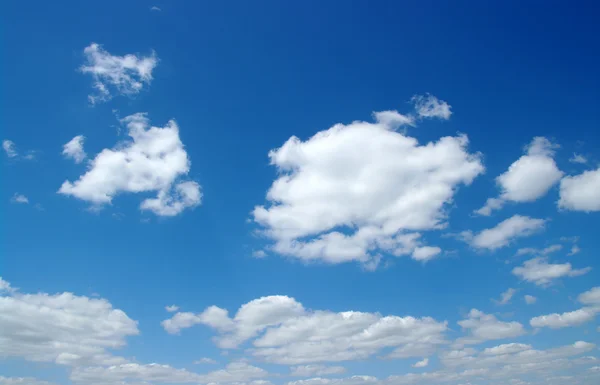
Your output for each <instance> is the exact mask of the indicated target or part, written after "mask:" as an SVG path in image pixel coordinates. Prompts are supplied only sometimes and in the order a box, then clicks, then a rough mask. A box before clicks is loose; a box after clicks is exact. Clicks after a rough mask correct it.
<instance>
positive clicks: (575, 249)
mask: <svg viewBox="0 0 600 385" xmlns="http://www.w3.org/2000/svg"><path fill="white" fill-rule="evenodd" d="M580 251H581V249H580V248H579V246H577V245H573V246H571V251H569V254H567V255H568V256H571V255H575V254H579V252H580Z"/></svg>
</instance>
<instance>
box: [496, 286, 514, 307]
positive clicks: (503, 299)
mask: <svg viewBox="0 0 600 385" xmlns="http://www.w3.org/2000/svg"><path fill="white" fill-rule="evenodd" d="M516 292H517V290H515V289H513V288H508V289H507V290H506V291H505V292H504V293H502V294H500V300H499V301H496V300H494V302H496V303H497V304H498V305H507V304H509V303H510V300H511V299H512V297H513V296H514V295H515V293H516Z"/></svg>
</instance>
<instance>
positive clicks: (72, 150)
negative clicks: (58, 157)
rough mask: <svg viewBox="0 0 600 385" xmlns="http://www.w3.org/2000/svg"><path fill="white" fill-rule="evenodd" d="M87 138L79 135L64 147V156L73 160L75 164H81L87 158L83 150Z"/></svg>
mask: <svg viewBox="0 0 600 385" xmlns="http://www.w3.org/2000/svg"><path fill="white" fill-rule="evenodd" d="M84 141H85V137H84V136H83V135H77V136H76V137H74V138H73V139H71V140H70V141H69V142H68V143H67V144H65V145H64V146H63V152H62V153H63V155H64V156H65V157H66V158H71V159H73V160H74V161H75V163H81V162H83V160H84V159H85V157H86V156H87V155H86V153H85V151H84V150H83V142H84Z"/></svg>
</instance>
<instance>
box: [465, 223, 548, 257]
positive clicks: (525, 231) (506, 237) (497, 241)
mask: <svg viewBox="0 0 600 385" xmlns="http://www.w3.org/2000/svg"><path fill="white" fill-rule="evenodd" d="M545 224H546V221H545V220H544V219H536V218H530V217H527V216H523V215H513V216H512V217H510V218H508V219H505V220H504V221H502V222H500V223H498V224H497V225H496V226H495V227H492V228H490V229H485V230H482V231H481V232H479V233H478V234H476V235H474V234H473V233H472V232H470V231H464V232H463V233H461V237H462V238H463V240H465V241H466V242H468V243H469V244H470V245H471V246H473V247H475V248H478V249H488V250H496V249H499V248H502V247H504V246H507V245H509V244H510V243H511V242H512V241H513V240H515V239H517V238H521V237H527V236H530V235H532V234H534V233H536V232H538V231H540V230H542V229H543V228H544V226H545Z"/></svg>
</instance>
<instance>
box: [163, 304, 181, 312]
mask: <svg viewBox="0 0 600 385" xmlns="http://www.w3.org/2000/svg"><path fill="white" fill-rule="evenodd" d="M165 310H166V311H168V312H169V313H174V312H176V311H177V310H179V306H177V305H170V306H165Z"/></svg>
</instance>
